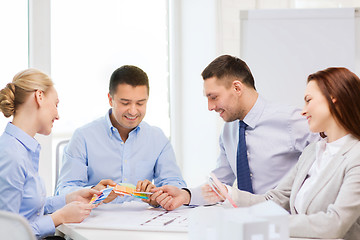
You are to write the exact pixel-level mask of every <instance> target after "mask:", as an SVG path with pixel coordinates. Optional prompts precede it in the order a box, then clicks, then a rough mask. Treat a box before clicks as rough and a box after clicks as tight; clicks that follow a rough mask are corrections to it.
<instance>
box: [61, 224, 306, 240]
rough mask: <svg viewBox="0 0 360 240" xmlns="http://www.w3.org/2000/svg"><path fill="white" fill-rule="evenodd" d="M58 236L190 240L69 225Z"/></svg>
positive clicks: (88, 239) (185, 236) (178, 235)
mask: <svg viewBox="0 0 360 240" xmlns="http://www.w3.org/2000/svg"><path fill="white" fill-rule="evenodd" d="M57 231H58V234H59V235H61V236H64V235H66V236H67V237H70V238H71V239H73V240H99V239H109V240H111V239H131V240H144V239H156V240H169V239H171V240H188V239H189V238H188V234H187V233H185V232H152V231H130V230H108V229H107V230H104V229H84V228H76V227H74V226H71V225H68V224H62V225H61V226H59V227H58V228H57ZM290 240H309V239H305V238H290Z"/></svg>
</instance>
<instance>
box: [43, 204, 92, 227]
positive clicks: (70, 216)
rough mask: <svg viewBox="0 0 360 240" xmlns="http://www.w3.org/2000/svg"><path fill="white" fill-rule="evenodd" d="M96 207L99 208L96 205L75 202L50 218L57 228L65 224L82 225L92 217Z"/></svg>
mask: <svg viewBox="0 0 360 240" xmlns="http://www.w3.org/2000/svg"><path fill="white" fill-rule="evenodd" d="M95 207H97V205H96V204H89V203H82V202H78V201H73V202H71V203H69V204H67V205H65V206H64V207H63V208H61V209H59V210H57V211H55V212H54V213H52V214H51V215H50V216H51V218H52V220H53V222H54V225H55V227H57V226H59V225H60V224H63V223H80V222H82V221H83V220H84V219H85V218H87V217H88V216H89V215H90V212H91V210H92V209H93V208H95Z"/></svg>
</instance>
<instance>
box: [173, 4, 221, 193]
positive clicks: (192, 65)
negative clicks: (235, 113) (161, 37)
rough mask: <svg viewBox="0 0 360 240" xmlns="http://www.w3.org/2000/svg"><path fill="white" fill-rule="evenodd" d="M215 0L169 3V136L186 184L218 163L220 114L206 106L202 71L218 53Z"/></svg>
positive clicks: (192, 183)
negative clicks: (170, 17)
mask: <svg viewBox="0 0 360 240" xmlns="http://www.w3.org/2000/svg"><path fill="white" fill-rule="evenodd" d="M217 4H218V1H216V0H211V1H208V0H198V1H191V0H181V1H179V0H173V1H170V7H171V13H172V14H171V16H172V19H171V22H170V24H171V25H170V41H171V45H170V70H171V77H170V83H171V91H170V92H171V93H170V98H171V107H170V109H171V110H170V111H171V121H172V123H171V140H172V143H173V146H174V148H175V152H176V156H177V159H178V162H180V165H181V168H182V172H183V176H184V178H185V181H186V182H187V184H188V186H197V185H199V184H201V183H203V182H204V181H205V179H206V176H207V175H208V174H209V172H210V171H211V169H213V168H214V167H215V165H216V158H217V155H218V118H219V117H218V116H217V115H216V114H215V113H212V112H209V111H208V110H207V100H206V98H205V96H204V95H203V80H202V78H201V72H202V70H203V69H204V68H205V67H206V66H207V65H208V64H209V63H210V62H211V61H212V60H213V59H214V58H215V57H216V56H217V44H218V41H217V37H216V36H217V28H216V27H217Z"/></svg>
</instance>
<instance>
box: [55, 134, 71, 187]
mask: <svg viewBox="0 0 360 240" xmlns="http://www.w3.org/2000/svg"><path fill="white" fill-rule="evenodd" d="M69 141H70V140H69V139H67V140H63V141H60V142H59V143H58V144H57V145H56V163H55V189H54V194H55V191H56V186H57V183H58V179H59V175H60V169H61V165H62V164H61V162H62V157H63V153H64V148H65V146H66V145H67V144H68V143H69Z"/></svg>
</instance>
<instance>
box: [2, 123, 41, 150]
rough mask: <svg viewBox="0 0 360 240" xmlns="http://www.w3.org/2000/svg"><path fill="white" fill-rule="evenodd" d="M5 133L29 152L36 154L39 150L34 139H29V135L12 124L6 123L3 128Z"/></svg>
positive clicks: (38, 145)
mask: <svg viewBox="0 0 360 240" xmlns="http://www.w3.org/2000/svg"><path fill="white" fill-rule="evenodd" d="M5 132H6V133H7V134H9V135H11V136H13V137H14V138H16V139H17V140H18V141H19V142H20V143H22V144H23V145H24V146H25V147H26V148H27V149H29V150H30V151H31V152H34V153H35V152H37V151H39V150H40V144H39V143H38V141H36V139H35V138H33V137H31V136H30V135H29V134H27V133H26V132H24V131H23V130H22V129H20V128H19V127H17V126H15V125H14V124H12V123H10V122H9V123H8V124H7V125H6V128H5Z"/></svg>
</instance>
